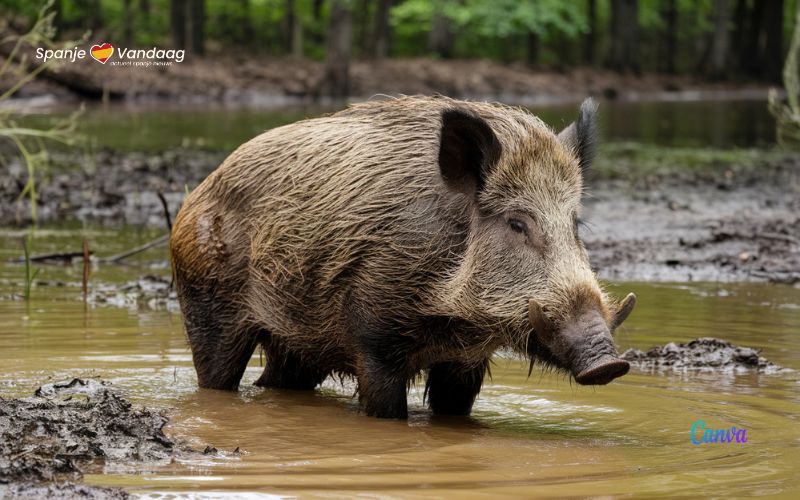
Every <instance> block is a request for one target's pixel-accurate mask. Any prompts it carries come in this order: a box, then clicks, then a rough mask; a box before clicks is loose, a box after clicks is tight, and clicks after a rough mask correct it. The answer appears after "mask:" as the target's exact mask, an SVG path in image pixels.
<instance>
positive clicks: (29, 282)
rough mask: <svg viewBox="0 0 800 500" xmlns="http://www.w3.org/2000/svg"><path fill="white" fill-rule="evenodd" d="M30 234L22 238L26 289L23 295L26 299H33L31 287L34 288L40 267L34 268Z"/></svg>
mask: <svg viewBox="0 0 800 500" xmlns="http://www.w3.org/2000/svg"><path fill="white" fill-rule="evenodd" d="M29 240H30V236H28V237H27V238H22V251H23V252H24V253H25V290H24V293H23V297H24V298H25V300H26V301H28V300H31V288H33V280H35V279H36V275H38V274H39V271H40V269H33V266H32V265H31V252H30V248H29Z"/></svg>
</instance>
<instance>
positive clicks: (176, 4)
mask: <svg viewBox="0 0 800 500" xmlns="http://www.w3.org/2000/svg"><path fill="white" fill-rule="evenodd" d="M169 19H170V31H171V35H172V46H173V47H175V48H176V49H184V48H186V0H170V9H169Z"/></svg>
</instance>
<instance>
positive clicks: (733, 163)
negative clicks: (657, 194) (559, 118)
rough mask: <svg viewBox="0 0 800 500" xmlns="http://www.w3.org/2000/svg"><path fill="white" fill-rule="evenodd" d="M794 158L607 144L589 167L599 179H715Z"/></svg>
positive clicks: (773, 152)
mask: <svg viewBox="0 0 800 500" xmlns="http://www.w3.org/2000/svg"><path fill="white" fill-rule="evenodd" d="M791 158H796V153H794V154H793V153H791V152H787V151H783V150H781V149H778V148H774V149H713V148H676V147H672V146H669V147H667V146H657V145H653V144H641V143H629V142H620V143H610V144H605V145H602V146H601V147H600V150H599V152H598V155H597V160H596V161H595V164H594V167H593V175H594V176H596V177H599V178H609V179H615V178H621V179H632V180H635V179H638V178H643V177H648V176H656V177H660V176H667V175H672V174H677V175H680V174H698V173H703V174H707V175H715V174H717V173H720V174H723V173H725V172H733V173H742V172H755V171H757V170H760V169H769V168H773V166H774V165H775V164H777V163H780V162H783V161H787V160H789V159H791Z"/></svg>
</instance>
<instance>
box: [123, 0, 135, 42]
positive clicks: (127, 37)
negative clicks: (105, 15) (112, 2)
mask: <svg viewBox="0 0 800 500" xmlns="http://www.w3.org/2000/svg"><path fill="white" fill-rule="evenodd" d="M122 42H123V43H124V44H125V46H126V47H130V46H131V45H133V12H132V11H131V0H122Z"/></svg>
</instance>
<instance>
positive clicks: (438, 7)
mask: <svg viewBox="0 0 800 500" xmlns="http://www.w3.org/2000/svg"><path fill="white" fill-rule="evenodd" d="M433 4H434V7H433V24H432V26H431V31H430V34H429V37H428V47H429V48H430V50H431V52H433V53H434V54H437V55H438V56H439V57H444V58H445V59H447V58H450V57H453V26H452V24H453V22H452V19H451V18H450V16H448V14H447V13H446V12H445V7H446V4H445V2H444V1H443V0H433Z"/></svg>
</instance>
